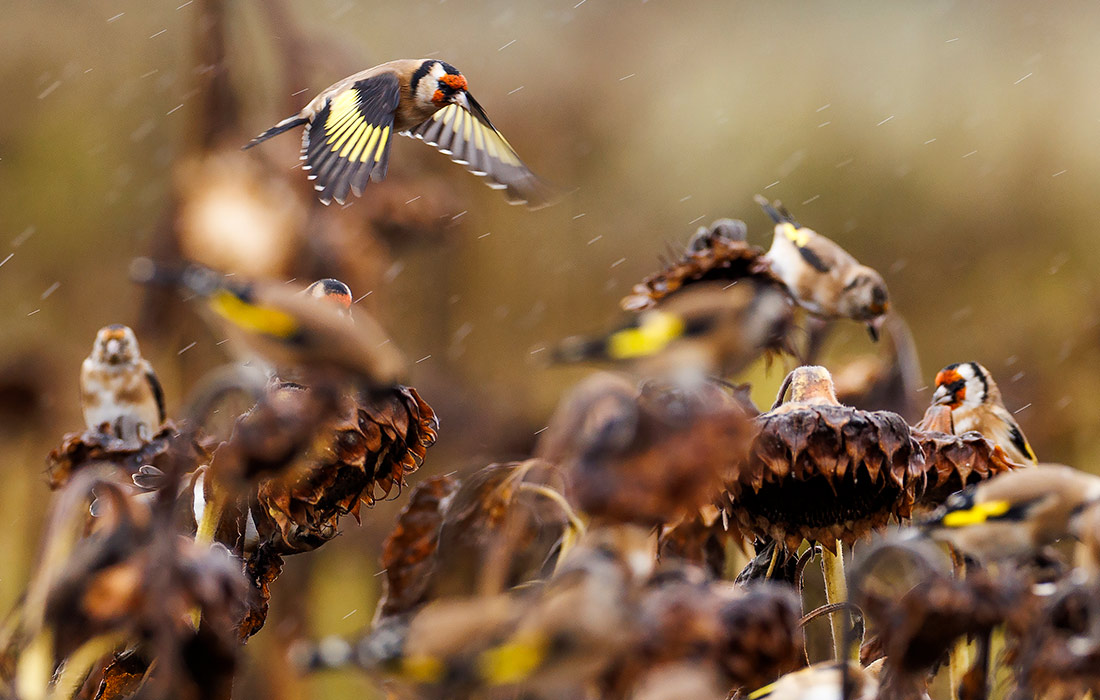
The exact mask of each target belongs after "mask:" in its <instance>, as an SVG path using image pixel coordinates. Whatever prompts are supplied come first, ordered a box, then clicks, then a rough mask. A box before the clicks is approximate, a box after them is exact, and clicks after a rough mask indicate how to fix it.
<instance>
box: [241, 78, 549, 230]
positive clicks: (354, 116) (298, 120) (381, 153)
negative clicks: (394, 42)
mask: <svg viewBox="0 0 1100 700" xmlns="http://www.w3.org/2000/svg"><path fill="white" fill-rule="evenodd" d="M302 125H305V132H304V133H303V134H302V156H301V159H302V160H303V161H304V164H303V165H302V168H303V169H304V170H308V171H310V175H309V178H310V179H311V180H314V185H313V186H314V188H315V189H316V190H317V191H318V192H320V193H321V195H320V197H321V201H322V202H324V203H325V204H328V203H329V202H331V201H332V200H334V199H335V200H336V201H337V202H339V203H340V204H343V203H344V201H345V199H346V198H347V196H348V191H349V190H350V191H352V192H354V193H355V194H356V196H362V194H363V188H364V187H366V186H367V183H368V182H369V181H371V180H374V181H375V182H380V181H382V180H383V179H385V177H386V168H387V166H388V165H389V155H390V145H391V143H392V136H393V135H394V134H402V135H404V136H411V137H414V138H418V139H422V140H424V141H426V142H427V143H429V144H430V145H432V146H435V147H436V148H437V149H439V150H440V152H442V153H444V154H446V155H449V156H451V160H453V161H454V162H456V163H459V164H460V165H464V166H466V169H467V170H469V171H470V172H471V173H473V174H474V175H478V176H481V177H484V178H485V179H486V183H487V184H488V185H489V187H492V188H493V189H497V190H504V196H505V197H507V198H508V201H509V202H510V203H512V204H527V205H528V206H529V207H530V208H532V209H537V208H539V207H542V206H545V205H547V204H549V203H550V199H551V196H552V193H551V190H550V188H549V187H547V186H546V185H545V184H544V183H543V182H542V181H541V180H539V178H538V177H537V176H535V174H534V173H532V172H531V171H530V170H529V169H528V168H527V166H526V165H524V164H523V162H522V161H521V160H520V159H519V156H517V155H516V152H515V150H513V149H512V146H511V145H509V143H508V141H506V140H505V139H504V137H503V136H502V135H501V134H500V132H499V131H497V129H496V127H494V126H493V123H492V122H491V121H489V117H488V115H486V114H485V110H484V109H482V108H481V105H480V104H478V102H477V100H475V99H474V97H473V95H471V94H470V92H469V89H468V88H467V85H466V78H465V77H464V76H463V75H462V74H461V73H459V72H458V70H457V69H456V68H455V67H454V66H452V65H450V64H447V63H444V62H443V61H437V60H434V59H425V58H419V59H401V60H397V61H390V62H389V63H383V64H382V65H379V66H375V67H374V68H368V69H367V70H365V71H361V72H359V73H356V74H355V75H352V76H349V77H347V78H344V79H343V80H341V81H340V82H338V83H336V84H335V85H332V86H330V87H328V88H326V89H325V90H323V91H322V92H321V93H320V94H319V95H317V97H315V98H313V100H312V101H311V102H310V103H309V104H307V105H306V106H305V107H304V108H303V109H302V111H301V112H299V113H298V114H296V115H294V116H292V117H288V118H286V119H284V120H283V121H281V122H279V123H278V124H276V125H275V126H273V127H271V128H270V129H268V130H267V131H265V132H264V133H262V134H260V135H259V136H257V137H256V138H254V139H252V141H251V142H250V143H249V144H248V145H246V146H245V148H251V147H252V146H255V145H256V144H258V143H261V142H263V141H266V140H267V139H269V138H271V137H272V136H275V135H277V134H281V133H282V132H284V131H288V130H290V129H293V128H294V127H296V126H302Z"/></svg>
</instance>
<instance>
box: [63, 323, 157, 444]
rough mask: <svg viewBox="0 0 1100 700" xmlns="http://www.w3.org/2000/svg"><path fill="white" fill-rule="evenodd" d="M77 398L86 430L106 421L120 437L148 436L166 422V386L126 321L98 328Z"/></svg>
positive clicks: (137, 438)
mask: <svg viewBox="0 0 1100 700" xmlns="http://www.w3.org/2000/svg"><path fill="white" fill-rule="evenodd" d="M80 404H81V408H82V409H83V411H84V423H85V424H86V425H87V426H88V429H89V430H100V429H102V428H103V426H104V425H106V426H107V429H108V432H110V433H111V434H113V435H114V436H115V437H117V438H119V439H121V440H127V441H130V440H141V441H146V440H149V439H150V438H151V437H152V436H153V434H154V433H156V432H157V430H158V429H159V428H160V426H161V424H162V423H164V418H165V413H164V392H163V391H162V390H161V387H160V382H159V381H158V380H157V375H156V373H155V372H153V367H152V365H150V364H149V362H148V360H145V359H144V358H142V356H141V350H140V349H139V348H138V341H137V337H136V336H135V335H134V332H133V331H132V330H131V329H130V328H129V327H128V326H123V325H121V324H113V325H110V326H105V327H103V328H100V329H99V332H98V333H96V337H95V344H94V345H93V346H92V354H91V355H89V356H88V357H87V358H86V359H85V360H84V363H83V365H81V368H80Z"/></svg>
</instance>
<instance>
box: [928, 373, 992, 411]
mask: <svg viewBox="0 0 1100 700" xmlns="http://www.w3.org/2000/svg"><path fill="white" fill-rule="evenodd" d="M990 400H996V401H999V400H1000V391H999V390H998V389H997V385H996V383H994V381H993V377H991V376H990V374H989V370H987V369H986V368H985V367H982V366H981V365H979V364H978V363H977V362H963V363H956V364H953V365H947V366H946V367H944V368H943V369H941V370H940V371H939V373H938V374H937V375H936V391H935V393H933V394H932V404H933V405H936V406H947V407H949V408H951V410H955V409H956V408H960V407H965V408H977V407H978V406H981V405H982V404H984V403H988V402H989V401H990Z"/></svg>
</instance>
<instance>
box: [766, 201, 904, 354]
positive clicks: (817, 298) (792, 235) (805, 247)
mask: <svg viewBox="0 0 1100 700" xmlns="http://www.w3.org/2000/svg"><path fill="white" fill-rule="evenodd" d="M755 199H756V203H757V204H759V205H760V206H761V207H762V208H763V209H764V211H765V212H766V213H767V214H768V216H770V217H771V219H772V221H774V222H775V236H774V238H773V239H772V246H771V248H770V249H768V253H767V255H766V257H767V259H768V261H769V262H770V263H771V268H772V271H773V272H775V274H776V275H777V276H778V277H779V278H780V279H782V280H783V282H784V284H786V285H787V288H788V289H789V290H790V292H791V295H792V296H794V298H795V299H796V300H797V301H798V303H799V304H800V305H801V306H802V307H803V308H805V309H806V310H807V311H809V312H810V313H812V314H814V315H816V316H821V317H822V318H850V319H853V320H856V321H864V322H866V323H867V330H868V331H869V332H870V333H871V337H872V338H873V339H875V340H878V332H879V326H880V325H881V324H882V322H883V320H884V319H885V316H886V312H887V311H889V310H890V298H889V293H888V292H887V291H886V282H884V281H883V279H882V275H880V274H879V273H878V272H876V271H875V270H873V269H871V268H869V267H867V266H866V265H861V264H860V263H859V261H858V260H856V259H855V258H853V257H852V256H851V254H849V253H848V251H846V250H844V249H843V248H841V247H840V246H839V245H837V244H836V243H834V242H833V241H831V240H829V239H828V238H826V237H825V236H822V235H821V234H819V233H817V232H816V231H814V230H813V229H809V228H806V227H805V226H801V225H800V224H799V223H798V222H797V221H795V219H794V217H793V216H791V214H790V212H788V211H787V210H786V209H785V208H783V205H782V204H779V203H778V202H776V203H775V205H772V204H770V203H769V202H768V200H766V199H764V198H763V197H761V196H760V195H756V197H755Z"/></svg>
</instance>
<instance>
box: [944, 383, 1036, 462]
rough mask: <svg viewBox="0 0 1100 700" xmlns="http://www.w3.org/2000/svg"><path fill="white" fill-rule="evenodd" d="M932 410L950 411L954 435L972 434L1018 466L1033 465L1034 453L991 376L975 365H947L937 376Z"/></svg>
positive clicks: (1034, 460)
mask: <svg viewBox="0 0 1100 700" xmlns="http://www.w3.org/2000/svg"><path fill="white" fill-rule="evenodd" d="M932 405H933V406H947V407H948V408H950V409H951V420H952V422H953V423H954V425H955V434H956V435H962V434H963V433H965V432H967V431H970V430H975V431H977V432H979V433H981V434H982V436H983V437H984V438H986V439H987V440H989V441H990V442H992V443H993V444H995V445H997V446H999V447H1000V448H1001V449H1002V450H1004V451H1005V454H1006V455H1008V458H1009V459H1011V460H1012V461H1013V462H1016V463H1017V464H1025V465H1026V464H1036V463H1037V462H1038V461H1039V460H1038V459H1037V458H1036V457H1035V450H1033V449H1031V444H1030V443H1028V441H1027V438H1026V437H1024V433H1023V431H1021V430H1020V426H1019V425H1018V424H1017V423H1016V420H1015V419H1014V418H1013V417H1012V413H1010V412H1009V410H1008V409H1007V408H1005V404H1004V400H1003V399H1002V398H1001V390H1000V389H999V388H998V387H997V382H995V381H993V376H992V375H991V374H990V373H989V370H987V369H986V368H985V367H982V366H981V365H979V364H978V363H977V362H963V363H956V364H953V365H947V366H946V367H944V368H943V369H941V370H940V371H939V373H938V374H936V390H935V392H934V393H933V394H932Z"/></svg>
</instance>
